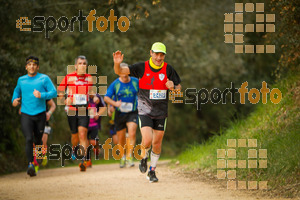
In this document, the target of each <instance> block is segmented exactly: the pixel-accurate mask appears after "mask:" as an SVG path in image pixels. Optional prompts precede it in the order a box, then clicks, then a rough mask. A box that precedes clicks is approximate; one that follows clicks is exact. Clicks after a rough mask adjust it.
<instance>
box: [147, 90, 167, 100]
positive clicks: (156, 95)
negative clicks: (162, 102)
mask: <svg viewBox="0 0 300 200" xmlns="http://www.w3.org/2000/svg"><path fill="white" fill-rule="evenodd" d="M166 98H167V90H150V99H158V100H159V99H166Z"/></svg>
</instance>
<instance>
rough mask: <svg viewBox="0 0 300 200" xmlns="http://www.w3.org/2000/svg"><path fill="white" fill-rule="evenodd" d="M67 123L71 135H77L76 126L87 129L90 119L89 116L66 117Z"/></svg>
mask: <svg viewBox="0 0 300 200" xmlns="http://www.w3.org/2000/svg"><path fill="white" fill-rule="evenodd" d="M68 122H69V126H70V129H71V132H72V134H75V133H78V126H83V127H85V128H88V127H89V123H90V117H89V116H77V115H75V116H68Z"/></svg>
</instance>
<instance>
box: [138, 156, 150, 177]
mask: <svg viewBox="0 0 300 200" xmlns="http://www.w3.org/2000/svg"><path fill="white" fill-rule="evenodd" d="M147 160H148V158H143V159H142V160H141V163H140V165H139V168H140V171H141V172H142V173H146V172H147Z"/></svg>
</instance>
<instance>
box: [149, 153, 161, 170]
mask: <svg viewBox="0 0 300 200" xmlns="http://www.w3.org/2000/svg"><path fill="white" fill-rule="evenodd" d="M159 157H160V154H156V153H153V151H151V165H150V166H151V167H152V168H154V169H155V168H156V164H157V161H158V159H159Z"/></svg>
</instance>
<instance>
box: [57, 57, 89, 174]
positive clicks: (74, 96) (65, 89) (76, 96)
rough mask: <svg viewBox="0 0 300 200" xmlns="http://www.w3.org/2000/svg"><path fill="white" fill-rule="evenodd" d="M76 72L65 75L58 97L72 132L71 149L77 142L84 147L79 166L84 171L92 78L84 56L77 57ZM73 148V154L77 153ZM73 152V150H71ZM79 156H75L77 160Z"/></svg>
mask: <svg viewBox="0 0 300 200" xmlns="http://www.w3.org/2000/svg"><path fill="white" fill-rule="evenodd" d="M75 69H76V71H75V72H73V73H70V74H67V75H66V76H65V77H64V79H63V80H62V82H61V84H60V85H59V87H58V96H59V97H65V94H66V95H67V98H66V99H65V105H66V110H67V113H68V122H69V126H70V129H71V132H72V145H73V148H74V147H75V146H77V144H78V142H79V143H80V145H81V146H83V147H84V150H85V155H81V156H83V157H82V162H81V163H80V164H79V167H80V171H85V170H86V149H87V147H88V139H87V132H88V127H89V121H90V118H89V115H88V103H89V94H92V93H93V91H92V85H93V81H92V76H91V75H89V74H87V73H86V70H87V59H86V57H85V56H78V57H77V58H76V59H75ZM79 107H81V108H80V109H82V108H83V109H84V108H85V109H86V110H85V109H84V111H86V112H85V113H86V114H85V115H84V114H83V116H82V114H80V113H79V112H78V108H79ZM76 150H77V149H76V148H75V154H76V153H77V151H76ZM73 151H74V149H73ZM78 157H80V156H77V158H78Z"/></svg>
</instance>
